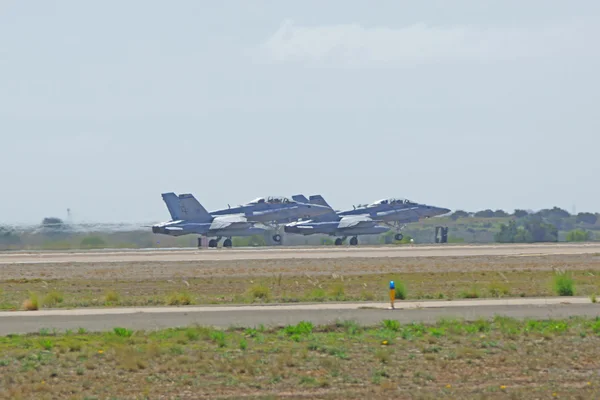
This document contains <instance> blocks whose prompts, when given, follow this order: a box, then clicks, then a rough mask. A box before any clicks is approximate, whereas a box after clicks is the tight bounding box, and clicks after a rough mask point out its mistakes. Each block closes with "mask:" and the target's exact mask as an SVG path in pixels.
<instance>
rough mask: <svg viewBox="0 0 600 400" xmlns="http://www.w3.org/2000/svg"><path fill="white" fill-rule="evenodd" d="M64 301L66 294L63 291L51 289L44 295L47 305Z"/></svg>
mask: <svg viewBox="0 0 600 400" xmlns="http://www.w3.org/2000/svg"><path fill="white" fill-rule="evenodd" d="M63 301H64V296H63V295H62V293H60V292H57V291H56V290H53V291H51V292H50V293H48V294H47V295H46V296H45V297H44V305H46V306H50V307H51V306H54V305H57V304H59V303H62V302H63Z"/></svg>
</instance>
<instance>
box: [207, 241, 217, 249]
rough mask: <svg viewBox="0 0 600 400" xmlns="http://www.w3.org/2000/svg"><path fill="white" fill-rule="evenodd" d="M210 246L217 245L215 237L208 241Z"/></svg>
mask: <svg viewBox="0 0 600 400" xmlns="http://www.w3.org/2000/svg"><path fill="white" fill-rule="evenodd" d="M208 247H217V241H216V240H215V239H210V240H209V241H208Z"/></svg>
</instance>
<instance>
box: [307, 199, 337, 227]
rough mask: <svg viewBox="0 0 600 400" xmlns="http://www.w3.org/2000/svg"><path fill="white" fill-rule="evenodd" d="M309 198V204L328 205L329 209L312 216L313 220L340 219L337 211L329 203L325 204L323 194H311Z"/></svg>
mask: <svg viewBox="0 0 600 400" xmlns="http://www.w3.org/2000/svg"><path fill="white" fill-rule="evenodd" d="M309 199H310V203H311V204H316V205H319V206H325V207H329V209H330V210H331V211H329V212H327V213H325V214H321V215H319V216H317V217H315V218H313V221H337V220H339V219H340V217H339V216H338V215H337V213H336V212H335V211H334V210H333V208H331V206H330V205H329V204H327V202H326V201H325V199H324V198H323V196H321V195H320V194H316V195H312V196H310V197H309Z"/></svg>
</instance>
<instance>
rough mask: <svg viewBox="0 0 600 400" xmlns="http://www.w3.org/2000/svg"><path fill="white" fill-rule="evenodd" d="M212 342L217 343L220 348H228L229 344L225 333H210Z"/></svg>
mask: <svg viewBox="0 0 600 400" xmlns="http://www.w3.org/2000/svg"><path fill="white" fill-rule="evenodd" d="M210 340H212V341H213V342H215V343H216V344H217V346H219V347H226V346H227V342H226V341H225V332H223V331H212V332H211V333H210Z"/></svg>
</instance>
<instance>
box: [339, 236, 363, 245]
mask: <svg viewBox="0 0 600 400" xmlns="http://www.w3.org/2000/svg"><path fill="white" fill-rule="evenodd" d="M344 240H346V236H344V237H343V238H337V239H335V242H334V243H335V245H336V246H341V245H342V243H344ZM356 245H358V237H356V236H353V237H351V238H350V246H356Z"/></svg>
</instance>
